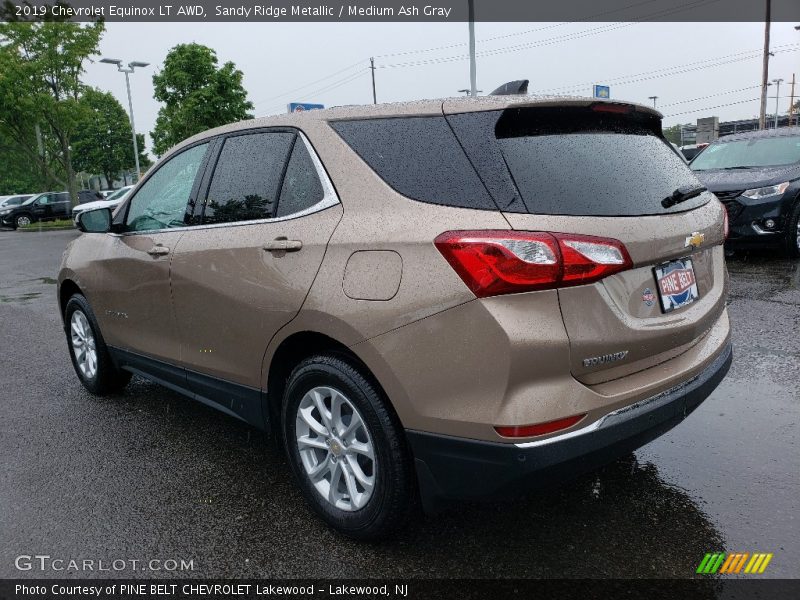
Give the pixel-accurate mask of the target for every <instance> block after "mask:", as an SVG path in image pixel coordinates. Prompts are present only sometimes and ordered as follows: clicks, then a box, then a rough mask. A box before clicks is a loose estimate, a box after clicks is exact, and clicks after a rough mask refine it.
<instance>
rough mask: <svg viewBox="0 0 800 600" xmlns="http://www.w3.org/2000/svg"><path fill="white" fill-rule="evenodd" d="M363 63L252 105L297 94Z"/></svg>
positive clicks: (359, 62)
mask: <svg viewBox="0 0 800 600" xmlns="http://www.w3.org/2000/svg"><path fill="white" fill-rule="evenodd" d="M365 61H366V59H362V60H359V61H358V62H354V63H353V64H352V65H349V66H347V67H344V68H343V69H339V70H338V71H334V72H333V73H330V74H329V75H326V76H325V77H320V78H319V79H315V80H314V81H311V82H309V83H307V84H305V85H301V86H300V87H298V88H295V89H293V90H289V91H288V92H283V93H281V94H278V95H277V96H270V97H269V98H264V99H263V100H257V101H256V102H254V103H253V104H264V103H265V102H269V101H271V100H275V99H277V98H285V97H286V96H291V95H292V94H294V93H295V92H299V91H301V90H304V89H306V88H309V87H311V86H314V85H316V84H318V83H319V82H321V81H325V80H327V79H330V78H332V77H335V76H336V75H339V74H341V73H344V72H345V71H350V70H351V69H353V68H355V67H357V66H358V65H360V64H361V63H363V62H365Z"/></svg>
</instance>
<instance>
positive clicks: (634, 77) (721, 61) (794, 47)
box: [532, 43, 800, 95]
mask: <svg viewBox="0 0 800 600" xmlns="http://www.w3.org/2000/svg"><path fill="white" fill-rule="evenodd" d="M798 50H800V44H798V43H794V44H784V45H782V46H776V47H775V48H774V49H773V54H781V53H784V52H797V51H798ZM760 56H761V50H760V49H759V50H745V51H742V52H737V53H735V54H728V55H725V56H717V57H714V58H707V59H704V60H700V61H695V62H691V63H686V64H683V65H673V66H671V67H662V68H660V69H655V70H653V71H643V72H641V73H633V74H630V75H621V76H618V77H613V78H602V77H601V78H598V79H596V80H595V81H590V82H584V83H576V84H571V85H564V86H559V87H552V88H542V89H539V90H536V91H535V92H532V93H533V94H534V95H535V94H540V95H543V94H544V93H546V92H550V93H553V92H556V91H562V92H569V91H573V90H578V89H586V88H588V87H590V86H591V85H592V84H593V83H595V82H596V81H605V82H607V83H608V84H610V85H627V84H629V83H638V82H640V81H648V80H650V79H658V78H660V77H670V76H672V75H681V74H683V73H690V72H692V71H698V70H702V69H708V68H712V67H718V66H722V65H726V64H732V63H736V62H742V61H745V60H752V59H754V58H759V57H760ZM728 59H730V60H728Z"/></svg>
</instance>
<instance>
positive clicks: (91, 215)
mask: <svg viewBox="0 0 800 600" xmlns="http://www.w3.org/2000/svg"><path fill="white" fill-rule="evenodd" d="M78 229H79V230H81V231H82V232H84V233H108V232H109V231H111V209H110V208H96V209H95V210H87V211H84V212H82V213H81V214H79V215H78Z"/></svg>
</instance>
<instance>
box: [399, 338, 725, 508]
mask: <svg viewBox="0 0 800 600" xmlns="http://www.w3.org/2000/svg"><path fill="white" fill-rule="evenodd" d="M732 358H733V351H732V347H731V344H730V342H728V343H727V344H726V345H725V346H724V347H723V349H722V351H721V352H720V353H719V355H718V356H717V357H716V358H715V359H714V360H713V362H712V363H711V364H709V365H708V366H707V367H706V368H705V369H704V370H703V371H701V372H700V373H699V374H697V375H696V376H695V377H693V378H692V379H690V380H689V381H686V382H683V383H681V384H679V385H677V386H675V387H673V388H671V389H669V390H667V391H665V392H662V393H660V394H657V395H655V396H652V397H650V398H647V399H645V400H642V401H639V402H637V403H635V404H633V405H631V406H626V407H624V408H621V409H619V410H616V411H614V412H612V413H609V414H608V415H606V416H605V417H603V418H601V419H600V420H598V421H595V422H594V423H592V424H590V425H588V426H586V427H584V428H582V429H577V430H574V431H571V432H568V433H565V434H563V435H558V436H554V437H550V438H546V439H543V440H537V441H532V442H527V443H520V444H506V443H495V442H484V441H479V440H471V439H466V438H457V437H452V436H444V435H436V434H431V433H424V432H419V431H412V430H407V431H406V434H407V437H408V440H409V443H410V445H411V448H412V451H413V454H414V459H415V465H416V470H417V478H418V481H419V487H420V492H421V495H422V500H423V505H424V506H425V508H426V510H429V511H435V510H436V508H437V506H438V505H439V503H440V502H441V501H442V500H449V499H459V500H469V499H485V498H492V497H498V496H506V495H513V493H514V492H519V491H524V490H529V489H533V488H538V487H544V486H547V485H552V484H554V483H558V482H560V481H565V480H568V479H571V478H573V477H575V476H577V475H580V474H582V473H585V472H589V471H592V470H594V469H596V468H598V467H600V466H602V465H604V464H607V463H609V462H611V461H613V460H615V459H616V458H618V457H620V456H624V455H625V454H628V453H630V452H632V451H633V450H635V449H637V448H639V447H641V446H643V445H644V444H646V443H647V442H649V441H651V440H653V439H655V438H657V437H658V436H660V435H662V434H663V433H665V432H666V431H668V430H669V429H671V428H672V427H674V426H675V425H677V424H678V423H680V422H681V421H682V420H683V419H684V418H685V417H686V416H687V415H688V414H689V413H690V412H692V411H693V410H694V409H695V408H697V406H699V405H700V403H701V402H702V401H703V400H705V399H706V398H707V397H708V396H709V394H711V392H712V391H714V388H716V387H717V385H718V384H719V383H720V381H722V379H723V377H725V374H726V373H727V372H728V369H729V368H730V365H731V360H732Z"/></svg>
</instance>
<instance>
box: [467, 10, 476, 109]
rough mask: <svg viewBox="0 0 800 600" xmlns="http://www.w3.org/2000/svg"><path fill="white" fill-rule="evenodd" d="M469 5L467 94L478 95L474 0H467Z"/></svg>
mask: <svg viewBox="0 0 800 600" xmlns="http://www.w3.org/2000/svg"><path fill="white" fill-rule="evenodd" d="M467 2H468V7H469V95H470V96H472V97H473V98H474V97H475V96H477V95H478V78H477V74H476V66H475V0H467Z"/></svg>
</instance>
